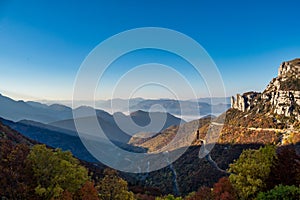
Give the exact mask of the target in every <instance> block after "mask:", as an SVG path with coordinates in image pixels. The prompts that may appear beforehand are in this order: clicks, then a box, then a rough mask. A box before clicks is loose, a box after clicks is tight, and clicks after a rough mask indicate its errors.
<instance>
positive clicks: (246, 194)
mask: <svg viewBox="0 0 300 200" xmlns="http://www.w3.org/2000/svg"><path fill="white" fill-rule="evenodd" d="M0 148H1V149H0V150H1V151H0V152H1V154H0V173H1V174H0V177H1V179H0V181H1V185H2V186H5V187H1V188H0V195H1V197H2V199H49V200H50V199H51V200H54V199H61V200H69V199H70V200H71V199H74V200H80V199H82V200H83V199H84V200H93V199H95V200H96V199H101V200H102V199H103V200H113V199H115V200H126V199H128V200H129V199H141V200H142V199H153V200H154V199H156V200H164V199H166V200H172V199H176V200H180V199H185V200H198V199H199V200H202V199H203V200H217V199H219V200H234V199H245V200H246V199H258V200H262V199H270V200H271V199H272V200H274V199H299V197H300V188H299V184H300V158H299V156H298V155H297V154H296V151H295V148H294V146H292V145H291V146H283V147H280V148H279V147H278V148H277V147H275V146H271V145H268V146H265V147H261V148H260V149H257V150H253V149H247V150H244V151H243V152H242V154H241V155H240V157H239V158H238V159H237V160H235V161H234V162H233V163H232V164H230V167H229V169H228V175H227V176H224V177H222V178H221V179H219V181H218V182H217V183H215V184H214V186H213V187H212V188H210V187H205V186H201V185H199V186H198V187H199V189H198V190H197V191H194V192H192V193H190V194H188V195H186V196H184V197H180V196H176V197H174V196H173V195H172V194H169V195H165V196H164V195H159V196H157V195H155V194H153V193H151V192H150V191H149V190H147V189H140V190H135V191H134V192H133V191H129V190H128V184H127V182H126V181H125V180H124V179H122V178H121V177H120V176H119V175H118V172H117V171H115V170H113V169H109V168H107V169H104V170H103V171H102V172H101V174H100V175H99V173H98V174H97V175H95V174H93V172H92V170H89V169H88V168H86V167H84V165H83V164H82V163H81V162H80V161H79V160H77V159H76V158H74V157H73V156H72V154H71V153H70V152H68V151H66V152H64V151H62V150H60V149H51V148H47V147H46V146H45V145H39V144H38V145H32V146H30V145H27V144H17V143H14V142H12V141H11V140H7V139H1V140H0Z"/></svg>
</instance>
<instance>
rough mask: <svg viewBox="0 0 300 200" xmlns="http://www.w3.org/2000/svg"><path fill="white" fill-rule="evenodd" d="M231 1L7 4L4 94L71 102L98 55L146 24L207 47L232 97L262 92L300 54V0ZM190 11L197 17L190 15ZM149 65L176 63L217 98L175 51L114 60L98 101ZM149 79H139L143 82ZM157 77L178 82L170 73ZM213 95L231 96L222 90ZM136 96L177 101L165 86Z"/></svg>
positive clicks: (1, 15) (1, 12)
mask: <svg viewBox="0 0 300 200" xmlns="http://www.w3.org/2000/svg"><path fill="white" fill-rule="evenodd" d="M231 3H232V4H230V2H222V1H221V2H219V1H218V2H215V1H209V2H203V1H191V2H180V1H169V0H167V1H163V2H160V1H159V2H158V1H151V2H141V1H131V2H123V1H112V2H104V1H92V2H90V3H88V4H84V5H82V4H80V3H77V2H73V4H72V8H71V9H70V5H69V3H67V2H60V3H59V4H58V3H57V2H48V4H47V6H45V5H44V3H43V2H36V1H26V2H10V1H3V2H0V38H1V40H0V52H1V54H0V69H1V74H0V85H1V86H0V92H1V93H5V92H6V93H10V95H9V96H12V97H14V98H18V99H25V100H39V99H42V100H43V99H47V100H66V99H71V98H72V94H73V86H74V82H75V80H76V77H77V74H78V70H79V69H80V66H81V63H82V62H83V61H84V59H85V58H86V56H87V55H88V54H89V53H90V52H91V50H93V49H94V48H95V47H96V46H97V45H98V44H99V43H101V42H102V41H104V40H105V39H107V38H109V37H111V36H113V35H115V34H117V33H120V32H122V31H126V30H129V29H133V28H139V27H164V28H168V29H173V30H176V31H179V32H181V33H183V34H186V35H187V36H189V37H191V38H193V39H194V40H195V41H197V42H198V43H199V44H201V45H202V46H203V47H204V49H205V50H206V51H207V53H208V54H209V55H210V56H211V58H212V59H213V61H214V62H215V64H216V66H217V68H218V70H219V73H220V76H221V77H222V79H223V82H224V88H225V89H226V96H232V95H235V94H236V93H243V92H247V91H262V90H263V89H264V88H265V87H266V85H267V84H268V81H269V80H271V79H272V78H273V77H276V75H277V69H278V67H279V65H280V64H281V63H282V62H283V61H288V60H291V59H294V58H297V57H300V40H299V35H300V28H299V27H300V26H297V21H295V19H297V18H298V16H297V13H298V11H297V8H298V7H299V2H298V1H290V2H273V3H272V6H270V4H269V3H268V2H261V1H257V2H255V1H251V2H240V1H232V2H231ZM216 4H218V6H215V5H216ZM229 5H231V6H229ZM212 8H213V9H212ZM224 8H226V9H224ZM183 10H188V11H189V12H184V14H182V11H183ZM53 11H55V15H53ZM165 11H167V13H168V15H166V14H165V13H166V12H165ZM278 13H281V14H280V15H279V14H278ZM140 16H143V17H142V18H141V17H140ZM107 19H110V20H107ZM289 27H292V28H289ZM20 33H22V34H20ZM178 42H179V43H178V45H180V41H178ZM145 63H162V64H165V65H167V66H171V67H172V68H173V69H174V70H175V71H177V72H178V73H180V74H181V75H183V76H184V77H185V78H186V80H188V81H189V82H190V83H191V85H192V86H193V89H194V90H195V91H196V95H197V96H199V97H200V96H209V95H208V93H209V91H207V88H206V85H205V81H204V80H203V79H202V77H201V75H199V74H197V73H195V70H194V69H193V68H192V67H191V66H190V64H189V63H188V62H187V61H186V60H184V59H182V58H180V57H179V56H177V55H174V54H172V53H170V52H167V51H159V50H153V49H144V50H138V51H134V52H130V53H128V54H126V55H124V56H121V57H120V58H118V59H117V60H116V61H115V62H114V63H112V65H111V66H110V69H109V70H108V71H107V72H106V74H105V77H104V78H103V80H102V81H103V85H101V86H103V87H102V88H101V90H100V91H98V90H97V91H96V98H100V97H101V98H108V99H109V98H110V92H111V90H112V89H113V86H114V85H115V84H116V83H117V81H118V80H119V79H121V78H122V75H123V74H124V73H125V72H128V70H129V69H131V68H132V67H136V66H139V65H142V64H145ZM166 73H167V74H166ZM143 75H145V74H141V76H140V75H139V74H137V75H135V77H136V79H137V80H142V79H143V78H144V76H143ZM146 75H147V74H146ZM153 75H155V76H161V77H162V78H163V77H167V79H168V80H169V81H172V82H174V81H175V82H176V80H177V78H176V76H173V75H170V74H168V72H167V71H166V72H163V71H162V72H161V73H153ZM145 77H146V76H145ZM129 85H130V82H128V84H122V85H120V87H121V88H120V91H122V92H123V93H122V92H121V93H120V94H119V96H118V97H120V98H123V97H125V96H126V95H127V94H126V91H127V90H126V88H127V87H129ZM178 87H179V90H180V91H182V96H183V97H184V99H189V98H192V97H190V96H188V94H185V89H184V87H183V86H181V84H178ZM213 90H214V94H220V96H223V95H221V94H223V92H224V91H221V89H220V88H213ZM135 92H136V93H134V94H133V95H136V96H143V97H144V98H171V97H173V96H172V93H170V91H168V90H166V89H165V88H162V87H157V86H150V87H144V88H141V89H137V91H135Z"/></svg>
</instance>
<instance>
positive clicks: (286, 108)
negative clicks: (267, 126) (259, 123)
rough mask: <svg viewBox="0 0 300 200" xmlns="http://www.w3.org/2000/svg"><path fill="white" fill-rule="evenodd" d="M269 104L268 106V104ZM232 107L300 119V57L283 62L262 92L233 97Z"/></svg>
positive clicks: (243, 110) (244, 110)
mask: <svg viewBox="0 0 300 200" xmlns="http://www.w3.org/2000/svg"><path fill="white" fill-rule="evenodd" d="M266 105H268V106H266ZM231 107H232V108H234V109H238V110H240V111H242V112H246V111H255V112H262V111H263V112H269V113H273V114H278V115H284V116H286V117H290V116H294V117H295V118H296V119H298V120H299V119H300V59H295V60H292V61H288V62H283V63H282V64H281V65H280V67H279V70H278V76H277V77H276V78H274V79H273V80H272V81H271V82H270V83H269V84H268V86H267V87H266V89H265V90H264V91H263V92H262V93H257V92H248V93H244V94H242V95H240V94H237V95H236V97H231Z"/></svg>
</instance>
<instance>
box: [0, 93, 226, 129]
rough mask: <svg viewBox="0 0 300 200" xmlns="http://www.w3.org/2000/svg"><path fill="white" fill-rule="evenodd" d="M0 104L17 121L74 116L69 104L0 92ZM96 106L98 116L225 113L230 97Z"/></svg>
mask: <svg viewBox="0 0 300 200" xmlns="http://www.w3.org/2000/svg"><path fill="white" fill-rule="evenodd" d="M64 103H66V102H64ZM77 103H78V102H77ZM84 103H87V104H88V102H82V104H81V105H84ZM0 105H1V110H0V117H3V118H5V119H8V120H12V121H15V122H17V121H20V120H32V121H36V122H41V123H46V124H47V123H52V122H56V121H60V120H67V119H72V118H73V114H72V109H71V108H70V107H68V106H65V105H62V104H57V103H55V104H51V105H47V104H44V103H39V102H34V101H27V102H25V101H22V100H20V101H16V100H13V99H11V98H9V97H6V96H3V95H1V94H0ZM95 106H96V108H99V109H96V110H95V112H96V113H97V115H98V113H102V112H104V110H105V111H106V112H109V113H116V112H124V113H133V112H135V111H139V110H141V111H146V112H164V113H170V114H172V115H176V116H181V115H200V116H204V115H209V114H220V113H223V112H225V111H226V110H227V109H228V108H229V107H230V98H201V99H198V100H184V101H183V100H182V101H177V100H173V99H155V100H154V99H151V100H147V99H142V98H133V99H130V100H126V99H113V100H99V101H96V105H95ZM112 106H113V107H112ZM159 106H161V107H163V108H164V109H163V110H162V109H160V108H161V107H159ZM112 108H113V109H112ZM91 109H92V110H94V109H93V108H92V107H89V106H79V107H78V108H76V109H75V110H76V111H78V112H80V115H81V116H80V117H89V116H90V112H91ZM197 111H199V112H197ZM78 112H77V113H78ZM103 115H104V114H103Z"/></svg>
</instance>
